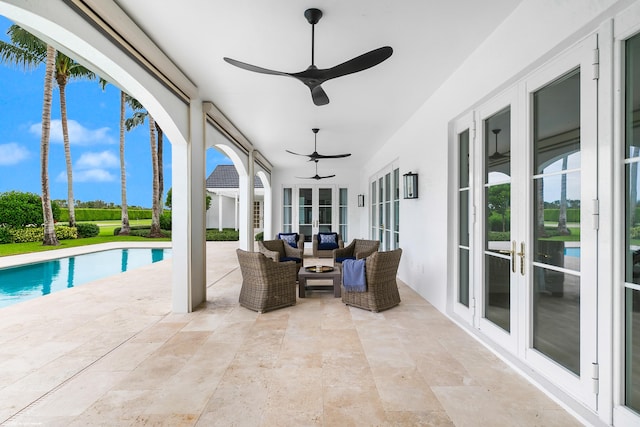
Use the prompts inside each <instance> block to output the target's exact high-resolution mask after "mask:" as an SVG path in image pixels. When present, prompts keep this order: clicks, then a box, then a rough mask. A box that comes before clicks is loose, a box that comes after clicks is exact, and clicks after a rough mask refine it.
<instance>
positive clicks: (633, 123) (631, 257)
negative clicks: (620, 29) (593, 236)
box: [622, 35, 640, 414]
mask: <svg viewBox="0 0 640 427" xmlns="http://www.w3.org/2000/svg"><path fill="white" fill-rule="evenodd" d="M625 65H626V67H625V79H624V81H625V96H624V100H625V112H624V121H625V123H624V130H625V132H624V133H625V163H626V164H625V183H626V191H625V195H626V197H625V199H626V200H625V204H626V210H625V211H626V221H625V222H626V226H625V246H626V247H625V253H626V257H625V284H624V287H625V299H624V301H625V302H624V325H623V327H624V350H623V354H624V369H623V372H624V374H623V375H624V378H623V381H622V383H623V384H624V405H625V406H626V407H628V408H630V409H632V410H633V411H635V412H636V413H638V414H640V210H639V206H638V202H639V198H638V188H639V185H640V174H639V172H640V170H639V168H638V166H639V165H640V120H639V119H638V118H639V117H640V35H637V36H634V37H632V38H630V39H629V40H627V41H626V42H625Z"/></svg>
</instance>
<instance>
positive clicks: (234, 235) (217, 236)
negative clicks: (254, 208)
mask: <svg viewBox="0 0 640 427" xmlns="http://www.w3.org/2000/svg"><path fill="white" fill-rule="evenodd" d="M206 236H207V237H206V238H207V241H209V242H212V241H217V242H221V241H226V242H229V241H235V240H240V233H239V232H238V231H236V230H233V229H231V228H225V229H223V230H222V231H218V230H217V229H212V228H210V229H208V230H207V235H206Z"/></svg>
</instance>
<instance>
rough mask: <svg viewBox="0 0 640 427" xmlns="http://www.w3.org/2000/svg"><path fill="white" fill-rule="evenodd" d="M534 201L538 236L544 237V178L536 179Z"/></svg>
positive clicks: (545, 233)
mask: <svg viewBox="0 0 640 427" xmlns="http://www.w3.org/2000/svg"><path fill="white" fill-rule="evenodd" d="M536 202H537V206H536V210H537V216H538V224H537V227H538V237H545V236H546V235H547V232H546V230H545V228H544V180H543V179H541V178H538V179H537V180H536Z"/></svg>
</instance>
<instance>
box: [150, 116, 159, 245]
mask: <svg viewBox="0 0 640 427" xmlns="http://www.w3.org/2000/svg"><path fill="white" fill-rule="evenodd" d="M149 142H150V144H151V169H152V171H153V194H152V197H151V198H152V204H151V231H150V232H149V237H162V233H161V232H160V209H159V207H158V205H159V203H158V190H159V188H160V185H159V182H158V151H157V147H156V126H155V120H153V117H151V114H149Z"/></svg>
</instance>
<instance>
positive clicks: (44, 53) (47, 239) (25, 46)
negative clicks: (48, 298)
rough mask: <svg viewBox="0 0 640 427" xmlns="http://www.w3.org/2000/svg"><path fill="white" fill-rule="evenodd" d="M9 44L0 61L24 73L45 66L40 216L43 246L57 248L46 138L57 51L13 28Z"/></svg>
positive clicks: (2, 44) (0, 44)
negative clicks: (41, 219)
mask: <svg viewBox="0 0 640 427" xmlns="http://www.w3.org/2000/svg"><path fill="white" fill-rule="evenodd" d="M7 34H8V35H9V38H10V40H11V43H6V42H4V41H0V61H2V62H3V63H5V64H12V65H15V66H17V67H19V68H22V69H23V70H34V69H36V68H37V67H38V66H39V65H40V64H42V63H45V64H46V65H45V76H44V97H43V98H44V101H43V105H42V135H41V139H40V161H41V162H40V163H41V183H42V211H43V213H42V216H43V221H44V240H43V244H44V245H53V246H56V245H59V244H60V243H59V242H58V238H57V237H56V233H55V228H54V223H53V211H52V210H51V195H50V192H49V172H48V169H49V137H50V134H51V99H52V97H53V74H54V70H55V57H56V50H55V48H53V47H52V46H49V45H47V44H46V43H44V42H43V41H41V40H40V39H38V38H37V37H35V36H34V35H33V34H31V33H29V32H28V31H26V30H24V29H23V28H21V27H19V26H18V25H12V26H11V27H9V30H8V31H7Z"/></svg>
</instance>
